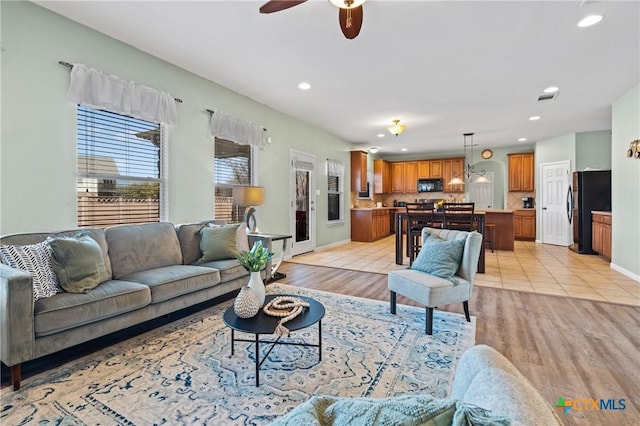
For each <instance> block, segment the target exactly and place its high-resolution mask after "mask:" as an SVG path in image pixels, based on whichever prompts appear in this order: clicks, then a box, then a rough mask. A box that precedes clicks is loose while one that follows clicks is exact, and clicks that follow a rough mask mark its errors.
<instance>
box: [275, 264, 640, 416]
mask: <svg viewBox="0 0 640 426" xmlns="http://www.w3.org/2000/svg"><path fill="white" fill-rule="evenodd" d="M280 271H282V272H285V273H286V274H287V277H286V278H284V279H282V280H281V281H279V282H281V283H284V284H290V285H296V286H300V287H307V288H314V289H319V290H324V291H330V292H335V293H341V294H347V295H353V296H359V297H366V298H371V299H378V300H385V301H388V300H389V296H388V294H389V293H388V290H387V276H386V274H380V273H368V272H363V271H353V270H347V269H337V268H330V267H320V266H311V265H303V264H296V263H292V262H285V263H283V264H282V266H281V268H280ZM398 303H402V304H407V305H416V303H415V302H413V301H411V300H409V299H406V298H404V297H401V296H398ZM469 306H470V311H471V315H473V316H475V317H476V319H477V321H476V343H477V344H481V343H484V344H487V345H490V346H493V347H494V348H496V349H497V350H498V351H500V352H501V353H503V354H504V355H505V356H506V357H507V358H508V359H509V360H511V361H512V362H513V363H514V364H515V366H516V367H517V368H518V369H519V370H520V371H521V372H522V373H523V374H524V375H525V376H526V377H527V378H528V379H529V380H530V381H531V382H532V384H533V385H534V387H535V388H536V389H538V391H539V392H540V393H541V395H542V397H543V398H544V399H545V400H547V401H548V402H549V404H550V405H554V404H555V403H556V401H557V400H558V397H559V396H563V397H564V398H565V399H577V398H588V399H601V398H603V399H616V400H618V399H624V400H625V405H626V409H625V410H623V411H583V412H577V411H575V410H574V411H571V412H569V413H567V414H561V415H560V416H561V418H562V419H563V420H564V422H565V424H566V425H603V426H604V425H607V426H608V425H639V424H640V352H639V348H640V333H639V330H640V308H638V307H634V306H628V305H622V304H614V303H609V302H602V301H594V300H586V299H579V298H573V297H567V296H555V295H545V294H537V293H533V292H523V291H517V290H509V289H504V288H495V287H481V286H476V287H474V291H473V296H472V298H471V300H470V302H469ZM401 308H402V307H399V309H401ZM439 308H440V309H442V310H447V311H451V312H457V313H462V304H459V305H447V306H441V307H439ZM532 426H537V425H532ZM541 426H542V425H541Z"/></svg>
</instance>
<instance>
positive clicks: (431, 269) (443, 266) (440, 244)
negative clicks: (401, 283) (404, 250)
mask: <svg viewBox="0 0 640 426" xmlns="http://www.w3.org/2000/svg"><path fill="white" fill-rule="evenodd" d="M425 235H426V236H427V238H426V239H425V241H423V242H422V249H420V253H418V257H417V258H416V260H414V261H413V264H412V265H411V269H415V270H417V271H422V272H426V273H428V274H431V275H435V276H437V277H440V278H444V279H446V280H450V279H451V278H452V277H453V276H454V275H455V273H456V271H457V270H458V268H459V267H460V261H461V260H462V252H463V251H464V243H465V240H443V239H442V238H440V237H438V236H437V235H433V234H425Z"/></svg>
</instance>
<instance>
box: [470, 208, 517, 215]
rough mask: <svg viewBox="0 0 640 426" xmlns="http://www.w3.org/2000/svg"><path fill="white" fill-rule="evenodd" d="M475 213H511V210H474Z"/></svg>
mask: <svg viewBox="0 0 640 426" xmlns="http://www.w3.org/2000/svg"><path fill="white" fill-rule="evenodd" d="M476 211H477V212H484V213H505V214H508V213H513V210H510V209H478V210H476Z"/></svg>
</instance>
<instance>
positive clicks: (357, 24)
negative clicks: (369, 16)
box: [338, 5, 363, 39]
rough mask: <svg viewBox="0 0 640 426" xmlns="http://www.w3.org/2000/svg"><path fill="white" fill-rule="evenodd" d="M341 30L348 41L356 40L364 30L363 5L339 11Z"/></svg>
mask: <svg viewBox="0 0 640 426" xmlns="http://www.w3.org/2000/svg"><path fill="white" fill-rule="evenodd" d="M339 10H340V12H339V15H338V17H339V20H340V29H341V30H342V34H344V36H345V37H346V38H348V39H354V38H356V37H357V36H358V34H360V28H362V17H363V13H362V5H360V6H358V7H352V8H350V9H342V8H340V9H339Z"/></svg>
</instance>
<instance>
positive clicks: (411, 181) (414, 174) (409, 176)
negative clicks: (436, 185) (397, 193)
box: [404, 161, 418, 192]
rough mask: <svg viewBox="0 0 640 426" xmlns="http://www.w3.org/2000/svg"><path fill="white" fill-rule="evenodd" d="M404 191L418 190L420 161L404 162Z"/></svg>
mask: <svg viewBox="0 0 640 426" xmlns="http://www.w3.org/2000/svg"><path fill="white" fill-rule="evenodd" d="M404 192H418V162H417V161H406V162H405V163H404Z"/></svg>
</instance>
